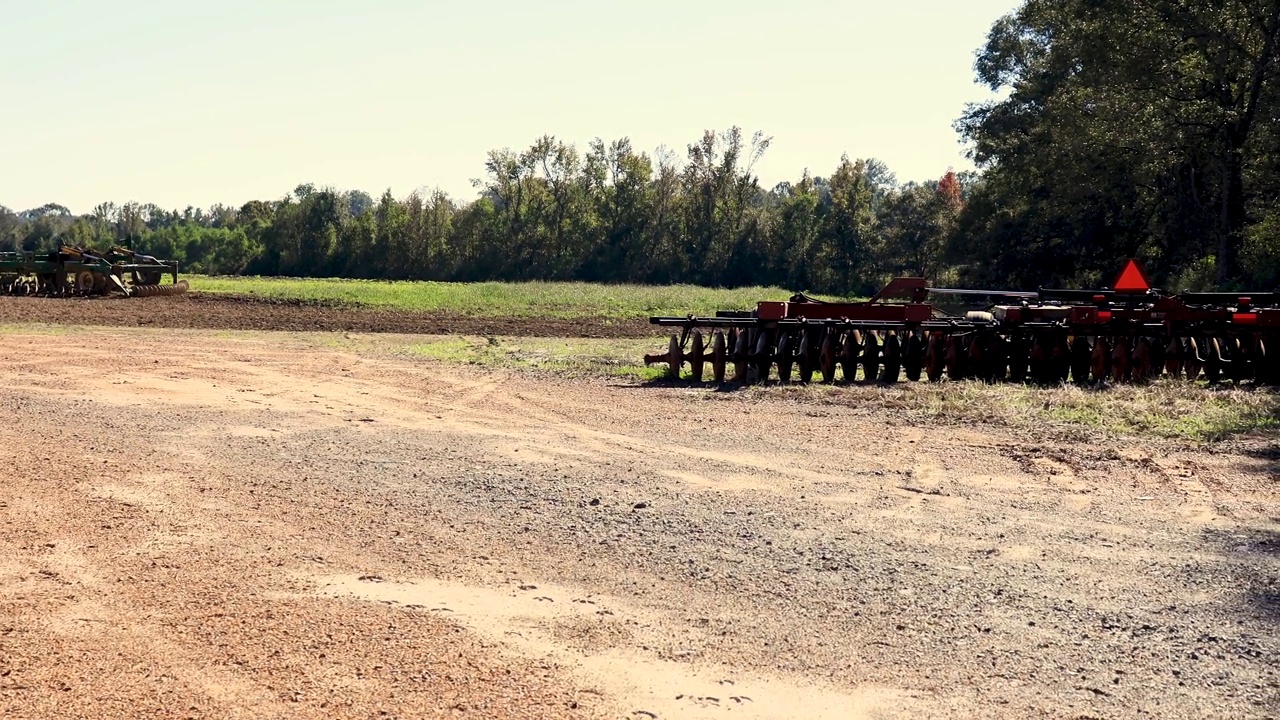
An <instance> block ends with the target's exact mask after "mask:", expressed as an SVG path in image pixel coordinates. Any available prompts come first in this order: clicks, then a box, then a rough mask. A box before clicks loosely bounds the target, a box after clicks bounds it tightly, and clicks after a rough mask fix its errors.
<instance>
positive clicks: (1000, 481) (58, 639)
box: [0, 301, 1280, 718]
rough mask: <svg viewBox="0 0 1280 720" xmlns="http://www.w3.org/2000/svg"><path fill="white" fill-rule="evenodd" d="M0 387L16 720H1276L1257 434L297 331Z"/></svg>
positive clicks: (1272, 545)
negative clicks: (868, 397) (660, 377)
mask: <svg viewBox="0 0 1280 720" xmlns="http://www.w3.org/2000/svg"><path fill="white" fill-rule="evenodd" d="M33 302H35V301H33ZM85 305H86V306H87V307H90V304H89V303H86V304H85ZM122 305H123V303H122ZM194 306H198V303H191V302H188V303H177V304H174V307H177V308H190V307H194ZM16 307H22V308H27V307H28V306H27V305H25V304H19V305H15V304H8V305H5V306H3V310H4V314H3V315H0V321H3V322H7V323H13V322H17V321H19V320H21V319H23V318H22V317H20V316H19V313H18V312H17V311H15V310H14V308H16ZM31 307H32V308H33V309H32V310H31V312H33V313H35V312H37V310H36V309H35V308H36V307H37V306H35V305H32V306H31ZM39 307H40V308H45V307H48V306H47V305H40V306H39ZM92 307H94V308H95V309H94V312H97V310H96V308H97V306H92ZM103 307H106V305H105V304H103ZM149 307H151V306H149ZM258 310H260V308H255V310H254V312H257V311H258ZM23 312H25V310H23ZM112 312H114V310H113V311H112ZM183 312H187V310H175V311H174V314H175V315H178V314H180V313H183ZM264 312H265V311H264ZM163 315H164V313H157V314H155V315H151V316H150V317H152V318H153V319H154V320H155V321H156V324H159V323H160V322H163V320H162V319H161V318H162V317H163ZM95 317H100V316H95ZM120 317H123V315H121V316H120ZM181 322H190V323H192V324H195V323H196V322H197V321H196V320H182V321H181ZM207 322H212V321H207ZM237 322H238V321H237ZM246 322H250V321H246ZM125 324H127V323H125ZM252 327H259V326H252ZM0 368H2V369H3V378H4V383H5V391H4V393H3V394H2V395H0V412H3V414H4V417H5V418H6V419H7V422H5V423H4V424H3V425H0V447H3V448H4V450H5V456H6V459H7V461H8V466H9V468H10V471H9V473H8V474H7V476H6V479H5V482H4V486H3V489H2V490H0V527H2V528H3V532H2V533H0V717H4V718H36V717H39V718H80V717H83V718H134V717H156V718H159V717H164V718H169V717H195V718H242V717H243V718H258V717H272V718H276V717H279V718H322V717H323V718H329V717H336V718H347V717H350V718H369V717H399V718H418V717H454V716H467V717H477V718H489V717H516V718H522V717H546V718H561V717H581V718H596V717H604V718H611V717H613V718H735V717H738V718H923V717H928V718H944V717H965V718H967V717H983V718H990V717H999V718H1028V717H1052V718H1102V717H1106V718H1129V717H1134V718H1137V717H1155V718H1218V717H1220V718H1259V717H1275V716H1277V715H1278V714H1280V669H1278V668H1280V654H1278V653H1280V640H1278V630H1280V509H1277V508H1278V507H1280V506H1278V505H1277V499H1278V498H1277V495H1278V493H1277V490H1278V489H1280V485H1278V484H1277V478H1278V477H1280V467H1277V464H1276V463H1277V460H1276V458H1277V454H1276V453H1275V452H1274V449H1273V447H1272V445H1271V443H1269V442H1267V441H1263V440H1256V441H1240V442H1237V443H1235V444H1234V445H1232V446H1230V447H1227V446H1218V447H1217V448H1216V449H1215V450H1214V451H1212V452H1210V451H1206V450H1204V449H1196V448H1191V447H1181V446H1175V445H1171V444H1164V443H1158V442H1151V441H1145V440H1132V441H1106V442H1102V441H1096V440H1095V441H1093V442H1081V443H1077V444H1063V443H1061V442H1051V441H1047V440H1040V439H1036V438H1026V437H1019V438H1017V439H1012V438H1009V437H1006V436H1003V435H1001V434H1000V433H998V432H995V431H993V430H990V429H984V428H981V427H974V428H969V429H961V430H957V429H956V428H948V429H946V430H945V431H941V432H939V431H936V430H931V429H930V428H928V427H910V426H907V425H905V424H903V423H900V422H898V421H897V420H896V419H895V418H894V417H892V416H890V415H889V414H887V413H885V414H883V416H882V415H879V414H872V415H870V416H869V415H868V414H867V413H866V412H863V411H862V410H861V409H860V408H856V407H841V406H838V405H829V404H826V405H821V406H814V405H811V404H806V403H803V402H795V401H793V400H791V399H788V396H786V395H784V394H777V395H769V394H767V393H765V394H760V393H751V394H745V393H715V392H709V391H705V390H698V389H692V388H680V387H676V388H671V387H650V386H644V385H642V384H639V383H636V382H632V381H620V380H605V379H565V378H561V377H557V376H554V375H550V374H534V373H527V372H526V373H496V372H486V371H477V370H473V369H467V368H461V367H456V366H450V365H446V364H439V363H433V362H429V361H425V360H412V359H406V358H398V357H391V356H387V355H378V354H357V353H353V352H350V351H346V350H341V349H335V348H332V347H324V346H323V344H321V343H318V342H317V341H316V340H315V339H314V338H312V337H310V336H302V335H291V334H287V333H266V332H255V333H218V334H216V335H215V334H213V333H207V332H199V331H191V330H167V329H165V330H161V329H147V328H141V329H139V328H134V329H120V328H117V329H80V328H66V329H58V328H54V329H38V330H23V329H10V330H8V331H6V332H5V334H4V335H3V343H2V344H0Z"/></svg>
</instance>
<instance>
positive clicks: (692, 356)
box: [689, 330, 707, 383]
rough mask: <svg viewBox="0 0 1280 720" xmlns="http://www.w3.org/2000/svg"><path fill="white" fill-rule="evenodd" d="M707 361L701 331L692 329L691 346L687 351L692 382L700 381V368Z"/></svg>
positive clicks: (704, 341) (704, 342)
mask: <svg viewBox="0 0 1280 720" xmlns="http://www.w3.org/2000/svg"><path fill="white" fill-rule="evenodd" d="M706 362H707V349H706V340H705V339H704V338H703V337H702V332H701V331H698V330H695V331H693V348H692V349H691V350H690V351H689V368H690V370H691V372H692V373H693V381H694V382H698V383H700V382H702V368H703V366H704V365H705V364H706Z"/></svg>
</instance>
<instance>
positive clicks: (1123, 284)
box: [1111, 260, 1151, 293]
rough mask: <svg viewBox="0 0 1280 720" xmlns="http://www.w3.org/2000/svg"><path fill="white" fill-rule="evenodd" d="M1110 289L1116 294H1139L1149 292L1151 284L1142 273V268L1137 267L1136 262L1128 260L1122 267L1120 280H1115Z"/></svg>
mask: <svg viewBox="0 0 1280 720" xmlns="http://www.w3.org/2000/svg"><path fill="white" fill-rule="evenodd" d="M1111 289H1112V290H1115V291H1116V292H1131V293H1141V292H1146V291H1148V290H1150V289H1151V283H1150V282H1149V281H1148V280H1147V276H1146V274H1144V273H1143V272H1142V268H1140V267H1138V261H1137V260H1130V261H1129V262H1128V263H1127V264H1126V265H1125V266H1124V272H1122V273H1120V279H1118V280H1116V284H1115V285H1112V286H1111Z"/></svg>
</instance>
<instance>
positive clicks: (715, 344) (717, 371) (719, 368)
mask: <svg viewBox="0 0 1280 720" xmlns="http://www.w3.org/2000/svg"><path fill="white" fill-rule="evenodd" d="M727 355H728V351H727V350H726V349H725V339H724V331H723V330H717V331H716V334H715V337H714V338H713V339H712V341H711V377H712V379H713V380H715V382H716V384H717V385H719V384H722V383H724V365H725V357H726V356H727Z"/></svg>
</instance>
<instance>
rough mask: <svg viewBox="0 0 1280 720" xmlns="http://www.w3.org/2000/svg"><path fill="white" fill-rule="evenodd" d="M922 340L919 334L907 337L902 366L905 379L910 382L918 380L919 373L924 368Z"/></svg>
mask: <svg viewBox="0 0 1280 720" xmlns="http://www.w3.org/2000/svg"><path fill="white" fill-rule="evenodd" d="M924 362H925V353H924V340H922V339H921V338H920V334H919V333H914V332H913V333H911V334H910V335H909V336H907V349H906V352H905V353H904V354H903V358H902V366H903V368H904V369H905V370H906V371H907V379H908V380H910V381H911V382H917V381H918V380H920V371H921V369H923V368H924Z"/></svg>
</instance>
